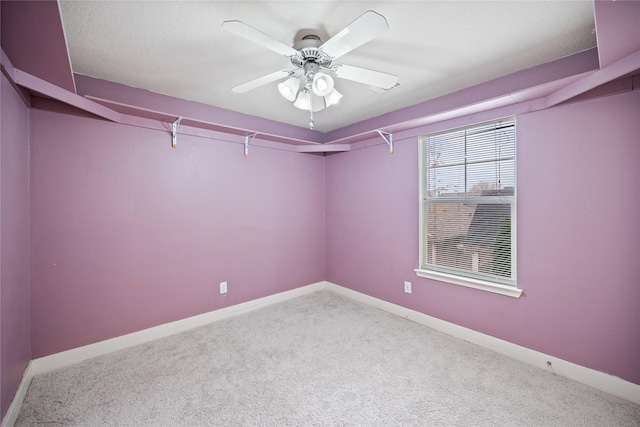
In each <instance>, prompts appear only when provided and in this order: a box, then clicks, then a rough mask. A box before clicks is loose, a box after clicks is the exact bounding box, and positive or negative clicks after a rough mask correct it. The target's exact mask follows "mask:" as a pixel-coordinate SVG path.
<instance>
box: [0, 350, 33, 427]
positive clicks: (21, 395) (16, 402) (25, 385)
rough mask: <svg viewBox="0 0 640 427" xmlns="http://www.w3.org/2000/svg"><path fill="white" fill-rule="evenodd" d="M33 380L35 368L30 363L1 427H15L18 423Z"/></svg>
mask: <svg viewBox="0 0 640 427" xmlns="http://www.w3.org/2000/svg"><path fill="white" fill-rule="evenodd" d="M32 378H33V368H32V364H31V362H29V364H28V365H27V369H25V371H24V374H22V381H20V385H19V386H18V390H17V391H16V394H15V396H13V400H12V401H11V405H9V409H8V410H7V413H6V415H5V416H4V418H3V419H2V424H0V426H1V427H13V425H14V424H15V423H16V420H17V419H18V415H19V414H20V409H22V402H24V399H25V397H27V391H29V386H30V385H31V379H32Z"/></svg>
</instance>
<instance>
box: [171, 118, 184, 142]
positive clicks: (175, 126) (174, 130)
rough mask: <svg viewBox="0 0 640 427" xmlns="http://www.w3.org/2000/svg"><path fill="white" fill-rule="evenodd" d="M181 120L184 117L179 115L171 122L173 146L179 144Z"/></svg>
mask: <svg viewBox="0 0 640 427" xmlns="http://www.w3.org/2000/svg"><path fill="white" fill-rule="evenodd" d="M181 120H182V117H178V118H177V119H175V120H174V121H173V123H172V124H171V147H173V148H176V146H177V145H178V125H179V124H180V121H181Z"/></svg>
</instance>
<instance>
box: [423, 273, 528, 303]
mask: <svg viewBox="0 0 640 427" xmlns="http://www.w3.org/2000/svg"><path fill="white" fill-rule="evenodd" d="M413 271H415V272H416V275H417V276H419V277H424V278H425V279H433V280H438V281H440V282H447V283H452V284H454V285H459V286H466V287H467V288H473V289H480V290H482V291H487V292H493V293H494V294H501V295H507V296H510V297H513V298H520V295H522V289H518V288H516V287H515V286H507V285H499V284H497V283H491V282H486V281H484V280H478V279H471V278H468V277H460V276H454V275H452V274H447V273H441V272H438V271H431V270H421V269H415V270H413Z"/></svg>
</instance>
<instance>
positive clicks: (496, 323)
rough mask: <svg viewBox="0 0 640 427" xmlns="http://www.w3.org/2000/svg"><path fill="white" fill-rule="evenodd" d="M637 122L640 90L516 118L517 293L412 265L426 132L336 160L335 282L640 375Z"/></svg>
mask: <svg viewBox="0 0 640 427" xmlns="http://www.w3.org/2000/svg"><path fill="white" fill-rule="evenodd" d="M638 117H640V91H634V92H628V93H624V94H621V95H616V96H610V97H606V98H600V99H595V100H591V101H587V102H581V103H575V104H570V105H566V106H562V107H557V108H553V109H549V110H544V111H539V112H534V113H529V114H522V115H520V116H518V117H517V132H518V159H517V161H518V165H517V173H518V185H519V187H518V207H517V208H518V217H517V221H518V283H519V287H521V288H522V289H524V294H523V296H522V297H521V298H520V299H515V298H510V297H506V296H502V295H497V294H492V293H488V292H484V291H479V290H474V289H469V288H464V287H460V286H456V285H451V284H446V283H441V282H437V281H432V280H428V279H422V278H418V277H417V276H416V275H415V274H414V272H413V269H414V268H416V267H417V262H418V241H419V238H418V160H417V138H415V137H412V138H409V139H406V140H402V141H398V142H397V143H396V152H395V154H393V155H389V154H388V150H387V149H386V145H384V143H383V145H377V146H373V147H369V148H364V149H360V150H354V151H352V152H347V153H341V154H334V155H331V156H328V157H327V158H326V175H327V180H326V195H327V196H326V211H327V235H326V250H327V262H326V279H327V280H328V281H330V282H333V283H336V284H339V285H342V286H346V287H349V288H352V289H355V290H357V291H360V292H363V293H366V294H369V295H372V296H375V297H378V298H381V299H384V300H387V301H390V302H393V303H396V304H399V305H403V306H406V307H408V308H411V309H414V310H417V311H420V312H423V313H426V314H428V315H431V316H434V317H437V318H440V319H444V320H447V321H450V322H453V323H456V324H458V325H462V326H465V327H468V328H470V329H474V330H477V331H480V332H483V333H486V334H489V335H492V336H495V337H498V338H502V339H505V340H507V341H511V342H513V343H516V344H519V345H522V346H525V347H528V348H531V349H534V350H538V351H541V352H544V353H547V354H550V355H554V356H556V357H559V358H561V359H564V360H568V361H571V362H574V363H577V364H579V365H582V366H586V367H589V368H593V369H595V370H598V371H603V372H607V373H610V374H613V375H616V376H619V377H621V378H624V379H626V380H628V381H631V382H634V383H636V384H640V364H639V363H638V361H639V360H640V334H639V333H638V325H640V310H639V309H638V304H639V303H640V286H639V284H640V262H639V261H640V221H639V218H640V189H639V187H638V185H639V183H640V167H638V164H640V143H639V135H640V121H639V120H638ZM404 280H408V281H411V282H412V283H413V293H412V294H405V293H404V292H403V281H404Z"/></svg>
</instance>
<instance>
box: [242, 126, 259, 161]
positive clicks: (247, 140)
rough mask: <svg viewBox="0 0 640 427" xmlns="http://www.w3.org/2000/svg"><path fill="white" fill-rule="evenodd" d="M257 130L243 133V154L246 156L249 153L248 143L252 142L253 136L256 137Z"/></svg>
mask: <svg viewBox="0 0 640 427" xmlns="http://www.w3.org/2000/svg"><path fill="white" fill-rule="evenodd" d="M257 134H258V132H254V133H251V134H249V135H245V137H244V156H245V157H247V156H248V155H249V145H251V143H252V142H253V138H255V137H256V135H257Z"/></svg>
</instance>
